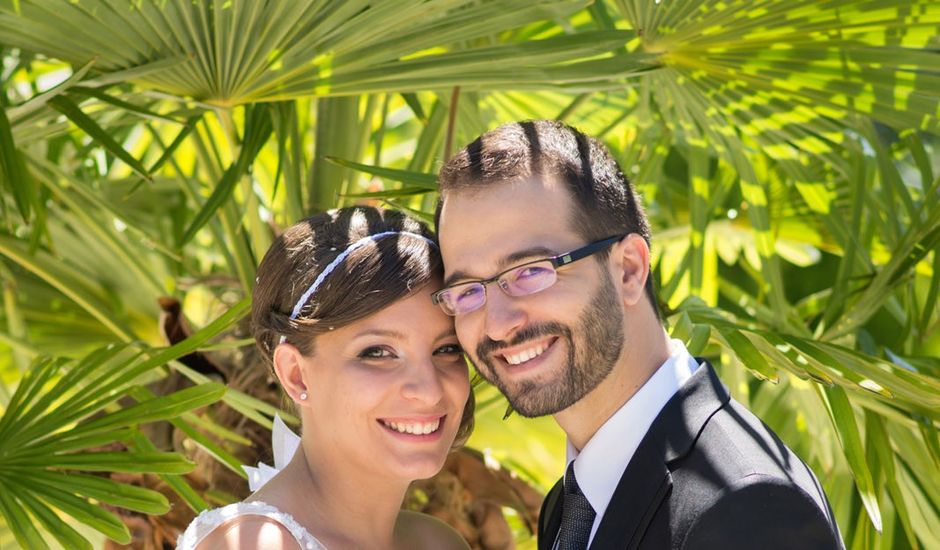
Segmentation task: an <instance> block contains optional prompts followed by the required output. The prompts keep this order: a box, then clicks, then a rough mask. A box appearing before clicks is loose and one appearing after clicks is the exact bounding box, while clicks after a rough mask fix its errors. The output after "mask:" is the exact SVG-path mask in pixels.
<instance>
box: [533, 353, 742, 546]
mask: <svg viewBox="0 0 940 550" xmlns="http://www.w3.org/2000/svg"><path fill="white" fill-rule="evenodd" d="M702 363H703V364H702V365H701V366H700V367H699V368H698V369H697V370H696V371H695V373H694V374H693V375H692V378H690V379H689V380H688V381H687V382H686V383H685V384H684V385H683V386H682V387H681V388H679V391H678V392H676V394H675V395H674V396H672V398H671V399H670V400H669V401H668V402H667V403H666V405H665V406H664V407H663V410H662V411H660V413H659V415H658V416H657V417H656V420H654V421H653V424H652V425H651V426H650V429H649V431H647V433H646V436H645V437H644V438H643V441H641V442H640V445H639V447H637V450H636V452H635V453H634V454H633V458H632V459H631V460H630V464H629V465H628V466H627V468H626V470H624V473H623V475H622V476H621V477H620V482H619V483H618V484H617V488H616V489H615V490H614V494H613V497H612V498H611V500H610V504H608V506H607V511H606V512H605V514H604V517H603V518H602V519H601V523H600V526H599V527H598V529H597V533H596V534H595V535H594V541H593V542H592V543H591V550H606V549H617V550H620V549H623V548H636V547H637V546H639V544H640V542H641V541H642V540H643V535H644V534H645V533H646V529H647V528H648V527H649V524H650V522H651V521H652V520H653V517H654V516H655V515H656V512H657V511H658V510H659V509H660V507H661V505H662V504H663V500H664V499H665V498H666V497H667V495H668V494H669V492H670V489H671V487H672V476H671V474H670V472H671V471H672V470H673V469H674V468H675V467H677V466H676V463H677V461H678V460H679V459H681V458H682V457H684V456H685V455H687V454H688V453H689V452H691V451H692V449H693V448H694V447H695V441H696V440H697V439H698V436H699V434H701V432H702V429H703V428H704V427H705V424H707V423H708V420H709V419H710V418H711V417H712V415H714V414H715V413H716V412H717V411H718V410H720V409H721V408H722V407H723V406H724V405H725V404H726V403H728V401H729V400H730V398H731V396H730V395H729V394H728V390H727V388H725V387H724V385H722V383H721V381H720V380H719V379H718V376H717V374H715V370H714V369H713V368H712V366H711V365H710V364H708V362H707V361H703V362H702ZM558 508H559V509H560V508H561V507H560V506H558ZM559 521H560V519H559ZM556 532H557V526H556ZM552 540H554V537H552ZM546 548H547V547H546ZM539 549H540V550H546V549H545V548H543V547H542V546H541V545H539Z"/></svg>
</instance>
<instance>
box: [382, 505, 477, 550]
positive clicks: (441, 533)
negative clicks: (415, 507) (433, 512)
mask: <svg viewBox="0 0 940 550" xmlns="http://www.w3.org/2000/svg"><path fill="white" fill-rule="evenodd" d="M395 538H396V539H397V541H398V542H399V543H400V544H399V547H401V548H427V549H432V548H433V549H435V550H437V549H441V550H467V549H468V548H470V546H469V545H468V544H467V541H465V540H464V538H463V537H461V536H460V533H458V532H457V531H455V530H454V528H453V527H451V526H450V525H447V524H446V523H444V522H443V521H441V520H439V519H437V518H436V517H433V516H429V515H427V514H421V513H419V512H412V511H410V510H402V512H401V513H400V514H399V515H398V524H397V525H396V526H395Z"/></svg>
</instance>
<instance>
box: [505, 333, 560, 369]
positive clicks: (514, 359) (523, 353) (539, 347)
mask: <svg viewBox="0 0 940 550" xmlns="http://www.w3.org/2000/svg"><path fill="white" fill-rule="evenodd" d="M557 339H558V338H557V337H555V338H551V339H549V340H542V341H541V342H536V343H534V344H532V345H531V346H529V347H526V348H523V349H520V350H516V351H513V352H512V353H497V354H496V355H497V356H499V357H500V358H502V360H503V361H505V362H506V363H508V364H509V365H511V366H514V367H515V366H519V365H522V364H525V363H528V362H529V361H531V360H533V359H535V358H536V357H538V356H540V355H542V354H543V353H545V350H547V349H548V348H550V347H551V346H552V344H554V343H555V341H556V340H557Z"/></svg>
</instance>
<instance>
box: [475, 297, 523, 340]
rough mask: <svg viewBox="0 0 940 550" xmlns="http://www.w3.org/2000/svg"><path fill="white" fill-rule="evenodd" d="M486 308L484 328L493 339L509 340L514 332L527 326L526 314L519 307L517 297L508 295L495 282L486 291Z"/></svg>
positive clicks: (484, 306) (484, 307)
mask: <svg viewBox="0 0 940 550" xmlns="http://www.w3.org/2000/svg"><path fill="white" fill-rule="evenodd" d="M483 309H484V312H485V313H484V315H485V319H484V323H485V326H484V330H485V331H486V335H487V336H488V337H489V338H490V339H491V340H493V341H495V342H499V341H501V340H508V339H509V338H511V337H512V335H513V334H515V332H516V331H517V330H519V329H520V328H522V327H523V326H525V320H526V315H525V312H524V311H523V310H522V308H520V307H519V301H518V299H516V298H513V297H511V296H507V295H506V293H505V292H503V291H502V290H501V289H499V288H498V287H497V286H496V285H495V284H494V285H492V286H490V287H489V288H488V289H487V292H486V303H485V304H484V305H483Z"/></svg>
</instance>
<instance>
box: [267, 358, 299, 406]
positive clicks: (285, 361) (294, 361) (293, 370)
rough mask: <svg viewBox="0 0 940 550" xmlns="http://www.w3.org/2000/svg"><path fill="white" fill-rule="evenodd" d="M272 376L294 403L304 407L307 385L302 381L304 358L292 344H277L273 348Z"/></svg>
mask: <svg viewBox="0 0 940 550" xmlns="http://www.w3.org/2000/svg"><path fill="white" fill-rule="evenodd" d="M272 360H273V361H274V374H276V375H277V378H278V380H280V382H281V386H283V387H284V391H286V392H287V395H289V396H290V398H291V399H293V400H294V402H295V403H297V404H298V405H300V406H301V407H302V406H304V404H305V402H306V400H307V383H306V382H305V381H304V368H303V365H304V356H303V354H302V353H300V350H299V349H297V348H296V347H295V346H294V345H293V344H288V343H283V344H278V346H277V347H276V348H274V356H273V357H272Z"/></svg>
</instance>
